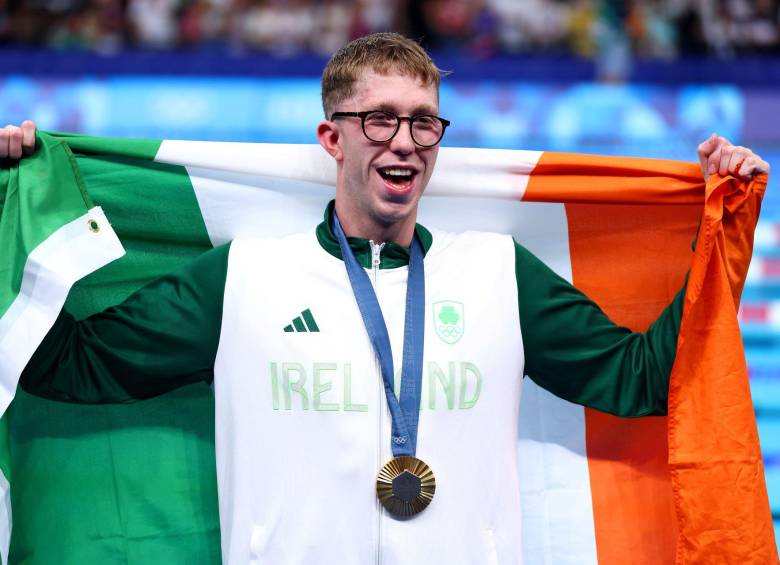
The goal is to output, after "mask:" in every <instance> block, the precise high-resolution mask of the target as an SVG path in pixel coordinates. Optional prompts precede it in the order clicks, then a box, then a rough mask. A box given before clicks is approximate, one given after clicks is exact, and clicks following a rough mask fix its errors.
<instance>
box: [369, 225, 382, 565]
mask: <svg viewBox="0 0 780 565" xmlns="http://www.w3.org/2000/svg"><path fill="white" fill-rule="evenodd" d="M368 244H369V245H370V246H371V274H372V276H371V282H372V283H373V284H374V292H375V293H376V296H377V301H378V300H379V292H378V288H377V282H378V278H379V265H380V264H381V263H382V248H384V246H385V244H384V243H374V240H373V239H372V240H370V241H369V242H368ZM374 364H375V366H376V374H377V376H378V377H379V386H378V387H377V407H378V410H377V418H378V422H377V424H378V426H377V429H378V430H379V432H378V433H379V441H378V442H377V464H376V470H377V473H378V472H379V469H381V468H382V465H384V464H385V462H384V460H383V459H382V445H384V443H383V441H384V439H383V436H384V433H383V428H384V426H383V425H382V420H383V418H384V415H385V410H386V409H387V401H386V399H385V397H384V385H383V384H382V368H381V367H380V365H379V359H378V358H377V357H376V356H374ZM376 536H377V538H376V565H381V564H382V505H381V504H380V502H379V498H377V499H376Z"/></svg>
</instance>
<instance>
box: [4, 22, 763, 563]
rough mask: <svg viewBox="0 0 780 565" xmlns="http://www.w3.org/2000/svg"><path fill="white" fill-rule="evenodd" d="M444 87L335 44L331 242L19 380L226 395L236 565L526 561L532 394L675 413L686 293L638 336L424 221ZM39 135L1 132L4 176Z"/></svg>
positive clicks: (506, 254)
mask: <svg viewBox="0 0 780 565" xmlns="http://www.w3.org/2000/svg"><path fill="white" fill-rule="evenodd" d="M439 82H440V73H439V70H438V69H437V68H436V66H435V65H434V64H433V62H432V61H431V59H430V58H429V57H428V55H427V54H426V53H425V52H424V51H423V50H422V49H421V48H420V47H419V46H418V45H417V44H416V43H414V42H412V41H410V40H408V39H405V38H403V37H401V36H398V35H396V34H387V33H385V34H376V35H372V36H368V37H365V38H361V39H359V40H356V41H354V42H352V43H350V44H349V45H347V46H345V47H344V48H343V49H341V50H340V51H339V52H338V53H336V54H335V55H334V56H333V58H332V59H331V61H330V62H329V63H328V66H327V67H326V69H325V71H324V73H323V82H322V84H323V88H322V94H323V106H324V110H325V116H326V119H325V120H324V121H323V122H321V123H320V124H319V125H318V128H317V136H318V139H319V141H320V144H321V145H322V147H323V148H324V149H325V150H326V151H327V152H328V153H329V154H330V155H331V156H332V157H333V158H334V159H335V161H336V163H337V180H336V187H337V188H336V198H335V202H333V203H331V205H329V206H328V208H327V209H326V211H325V217H324V220H323V222H322V223H321V224H319V226H317V227H316V229H312V230H311V231H310V232H306V233H302V234H297V235H293V236H289V237H285V238H282V239H278V240H251V239H247V240H240V239H239V240H235V241H233V242H232V243H231V244H229V245H226V246H223V247H220V248H217V249H214V250H212V251H210V252H207V253H205V254H204V255H202V256H201V257H199V258H198V259H196V260H195V261H194V262H192V263H191V264H190V265H188V266H187V267H186V268H184V269H183V270H181V271H178V272H175V273H173V274H171V275H168V276H166V277H164V278H162V279H160V280H158V281H156V282H154V283H152V284H151V285H149V286H147V287H145V288H143V289H141V290H140V291H138V292H136V293H135V294H134V295H132V296H131V297H130V298H128V299H127V300H126V301H125V302H124V303H123V304H121V305H119V306H116V307H113V308H110V309H108V310H106V311H104V312H102V313H100V314H97V315H95V316H92V317H90V318H88V319H86V320H82V321H80V322H76V321H75V320H74V319H73V318H72V317H71V316H70V315H69V314H68V313H67V312H63V313H62V314H61V315H60V317H59V319H58V320H57V322H56V324H55V326H54V328H53V329H52V330H51V332H50V333H49V335H48V336H47V338H46V339H45V341H44V342H43V343H42V345H41V346H40V348H39V349H38V352H37V353H36V355H35V357H34V358H33V359H32V360H31V362H30V363H29V365H28V367H27V369H26V370H25V373H24V374H23V376H22V381H21V385H22V387H23V388H25V389H26V390H28V391H30V392H32V393H34V394H38V395H41V396H44V397H47V398H51V399H56V400H63V401H69V402H91V403H103V402H127V401H132V400H136V399H142V398H149V397H151V396H155V395H158V394H163V393H165V392H167V391H170V390H172V389H174V388H176V387H180V386H183V385H186V384H190V383H193V382H198V381H206V382H208V383H213V386H214V393H215V404H216V422H215V426H216V457H217V474H218V485H219V509H220V522H221V532H222V553H223V560H224V562H225V563H232V564H244V563H259V562H268V563H274V564H284V563H294V564H298V563H300V564H303V563H320V564H327V563H334V564H339V565H343V564H355V565H362V564H365V563H385V564H396V563H398V564H400V563H453V564H458V563H464V564H480V565H481V564H484V563H519V562H520V561H521V560H522V547H521V543H522V535H521V524H520V512H518V508H519V505H520V504H521V501H520V498H519V485H518V476H517V472H516V467H517V461H516V457H517V450H516V445H517V426H516V422H517V411H518V409H519V398H520V391H521V382H522V378H523V375H528V376H530V378H532V379H534V380H535V381H536V382H537V383H538V384H540V385H541V386H543V387H545V388H547V389H548V390H550V391H551V392H553V393H554V394H556V395H558V396H560V397H562V398H565V399H567V400H570V401H572V402H576V403H579V404H583V405H585V406H590V407H593V408H596V409H599V410H603V411H607V412H611V413H613V414H618V415H621V416H644V415H651V414H664V413H665V412H666V407H667V394H668V385H669V374H670V371H671V367H672V364H673V362H674V356H675V348H676V342H677V335H678V331H679V327H680V318H681V314H682V293H679V294H678V295H677V297H676V298H675V299H674V301H673V302H672V304H671V305H670V306H669V307H668V308H667V309H666V310H664V312H663V313H662V314H661V315H660V316H659V318H658V320H657V321H656V322H655V323H654V324H653V325H652V326H651V327H650V328H649V329H648V331H647V332H645V333H635V332H631V331H630V330H628V329H626V328H622V327H619V326H616V325H615V324H613V323H612V322H611V321H610V320H609V319H608V318H607V316H606V315H605V314H604V313H603V312H602V311H601V310H600V309H599V308H598V306H596V305H595V304H594V303H593V302H591V301H590V300H588V299H587V298H586V297H585V296H584V295H583V294H582V293H581V292H579V291H578V290H577V289H575V288H574V287H572V286H571V285H570V284H569V283H567V282H566V281H564V280H563V279H561V278H560V277H558V276H557V275H555V274H554V273H553V272H552V271H551V270H550V269H549V268H548V267H547V266H545V265H544V264H543V263H541V262H540V261H539V260H538V259H536V258H535V257H534V256H533V255H532V254H530V253H529V252H528V251H527V250H526V249H525V248H523V247H522V246H521V245H519V244H518V243H516V242H514V241H513V240H512V238H511V237H509V236H504V235H500V234H493V233H476V232H469V233H464V234H450V233H443V232H438V231H430V230H428V229H426V228H425V227H423V226H421V225H419V224H417V223H416V219H417V209H418V203H419V200H420V198H421V196H422V194H423V192H424V190H425V187H426V185H427V183H428V180H429V179H430V176H431V174H432V172H433V168H434V165H435V162H436V156H437V152H438V144H439V142H440V140H441V138H442V136H443V135H444V133H445V130H446V127H447V125H448V122H447V121H446V120H445V119H443V118H442V117H440V116H439V111H438V110H439V108H438V87H439ZM31 128H32V126H31V125H30V124H27V125H25V126H24V127H23V128H22V129H18V128H6V129H5V130H4V133H3V135H2V136H0V157H5V156H12V157H19V156H20V155H21V154H22V153H23V151H24V150H25V147H27V149H28V150H29V148H30V141H29V140H30V131H31ZM699 153H700V159H701V163H702V167H703V170H704V171H705V174H706V173H713V172H715V171H718V172H721V173H722V174H725V173H731V174H737V175H739V176H740V177H742V178H749V177H750V176H751V175H753V174H756V173H761V172H768V165H767V164H766V163H765V162H763V161H762V160H760V158H758V157H757V156H755V155H754V154H753V153H752V152H750V151H749V150H747V149H744V148H739V147H734V146H732V145H730V144H729V143H728V142H727V141H725V140H723V139H722V138H717V137H713V138H710V139H709V140H707V141H706V142H705V143H703V144H702V145H701V146H700V148H699ZM270 269H272V271H273V274H274V275H273V276H269V272H270V271H269V270H270ZM299 315H300V316H299ZM466 316H468V325H467V326H466V325H464V324H463V319H464V318H465V317H466ZM291 318H292V319H293V323H292V324H291V323H290V320H291ZM294 328H302V329H299V331H294ZM497 328H500V331H497ZM423 398H425V401H424V402H423Z"/></svg>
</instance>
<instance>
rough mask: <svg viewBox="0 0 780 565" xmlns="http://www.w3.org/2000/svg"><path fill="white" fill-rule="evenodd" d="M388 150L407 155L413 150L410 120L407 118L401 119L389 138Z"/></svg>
mask: <svg viewBox="0 0 780 565" xmlns="http://www.w3.org/2000/svg"><path fill="white" fill-rule="evenodd" d="M390 150H391V151H393V152H394V153H400V154H402V155H408V154H409V153H411V152H412V151H414V139H412V122H411V121H410V120H409V119H408V118H407V119H401V123H400V125H399V126H398V132H397V133H396V134H395V136H394V137H393V139H391V140H390Z"/></svg>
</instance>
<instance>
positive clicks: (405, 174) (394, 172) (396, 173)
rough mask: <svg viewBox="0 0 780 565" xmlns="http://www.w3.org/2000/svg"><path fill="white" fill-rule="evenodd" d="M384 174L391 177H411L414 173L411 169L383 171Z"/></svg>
mask: <svg viewBox="0 0 780 565" xmlns="http://www.w3.org/2000/svg"><path fill="white" fill-rule="evenodd" d="M382 174H385V175H387V176H389V177H411V176H412V171H410V170H409V169H382Z"/></svg>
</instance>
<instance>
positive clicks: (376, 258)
mask: <svg viewBox="0 0 780 565" xmlns="http://www.w3.org/2000/svg"><path fill="white" fill-rule="evenodd" d="M368 244H369V245H370V246H371V266H372V267H373V268H374V270H377V269H378V268H379V264H380V263H381V262H382V259H381V257H380V256H381V254H382V248H383V247H384V246H385V244H384V243H374V240H373V239H372V240H369V242H368Z"/></svg>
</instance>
